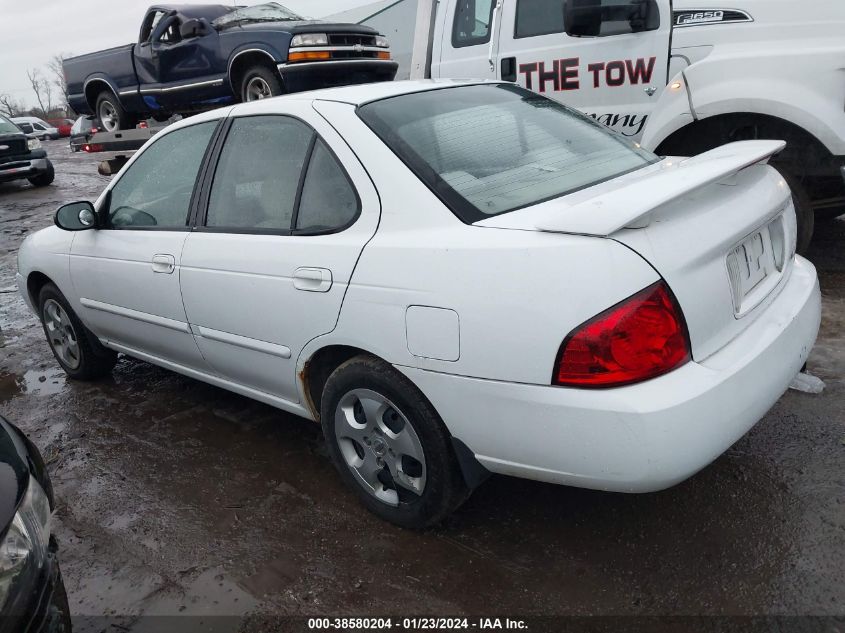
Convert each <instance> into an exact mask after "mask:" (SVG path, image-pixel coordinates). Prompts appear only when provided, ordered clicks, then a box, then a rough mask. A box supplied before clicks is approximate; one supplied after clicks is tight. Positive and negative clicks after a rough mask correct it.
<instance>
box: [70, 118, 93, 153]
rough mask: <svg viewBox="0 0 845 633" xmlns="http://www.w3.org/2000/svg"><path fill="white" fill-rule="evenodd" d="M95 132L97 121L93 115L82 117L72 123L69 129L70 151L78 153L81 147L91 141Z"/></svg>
mask: <svg viewBox="0 0 845 633" xmlns="http://www.w3.org/2000/svg"><path fill="white" fill-rule="evenodd" d="M96 131H97V119H96V117H94V116H93V115H82V116H81V117H78V118H77V119H76V121H74V122H73V126H72V127H71V128H70V139H69V143H70V151H72V152H78V151H80V150H81V149H82V146H83V145H85V144H86V143H88V142H89V141H90V140H91V136H92V135H93V134H94V133H96Z"/></svg>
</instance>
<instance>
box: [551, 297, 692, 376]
mask: <svg viewBox="0 0 845 633" xmlns="http://www.w3.org/2000/svg"><path fill="white" fill-rule="evenodd" d="M689 359H690V346H689V335H688V333H687V327H686V323H685V322H684V316H683V314H682V313H681V309H680V307H678V304H677V303H676V302H675V299H674V297H673V296H672V293H671V291H670V290H669V288H668V286H666V283H665V282H663V281H659V282H657V283H656V284H654V285H653V286H649V287H648V288H646V289H645V290H643V291H641V292H638V293H637V294H635V295H634V296H633V297H630V298H628V299H626V300H625V301H623V302H622V303H619V304H617V305H615V306H613V307H612V308H610V309H608V310H605V311H604V312H602V313H601V314H599V315H598V316H596V317H594V318H592V319H590V320H589V321H587V322H586V323H584V324H583V325H581V326H579V327H577V328H575V330H573V332H572V333H570V335H569V336H567V337H566V340H564V342H563V345H561V348H560V352H559V353H558V362H557V366H556V368H555V374H554V377H553V383H554V384H556V385H561V386H565V387H620V386H622V385H630V384H633V383H636V382H642V381H644V380H649V379H650V378H656V377H657V376H662V375H663V374H666V373H668V372H670V371H672V370H673V369H676V368H677V367H680V366H681V365H683V364H684V363H686V362H687V361H689Z"/></svg>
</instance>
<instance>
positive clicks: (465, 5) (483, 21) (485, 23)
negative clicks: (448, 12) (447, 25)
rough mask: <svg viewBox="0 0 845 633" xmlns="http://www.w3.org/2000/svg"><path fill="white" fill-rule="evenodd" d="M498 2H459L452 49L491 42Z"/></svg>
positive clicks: (493, 0)
mask: <svg viewBox="0 0 845 633" xmlns="http://www.w3.org/2000/svg"><path fill="white" fill-rule="evenodd" d="M495 6H496V0H458V3H457V5H456V6H455V21H454V23H453V24H452V47H453V48H461V47H463V46H476V45H478V44H486V43H487V42H489V41H490V24H491V22H492V21H493V8H494V7H495Z"/></svg>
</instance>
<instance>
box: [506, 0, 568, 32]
mask: <svg viewBox="0 0 845 633" xmlns="http://www.w3.org/2000/svg"><path fill="white" fill-rule="evenodd" d="M563 31H564V26H563V0H517V3H516V23H515V24H514V35H513V36H514V37H515V38H520V37H536V36H538V35H550V34H552V33H563Z"/></svg>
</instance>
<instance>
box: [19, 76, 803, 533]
mask: <svg viewBox="0 0 845 633" xmlns="http://www.w3.org/2000/svg"><path fill="white" fill-rule="evenodd" d="M783 145H784V144H783V143H781V142H776V141H749V142H745V143H735V144H732V145H727V146H725V147H721V148H719V149H716V150H714V151H711V152H708V153H706V154H702V155H700V156H697V157H695V158H691V159H675V158H665V159H660V158H658V157H657V156H655V155H653V154H651V153H649V152H646V151H643V150H642V149H640V148H639V147H638V146H636V145H633V144H631V143H629V142H628V141H626V140H625V139H623V138H622V137H619V136H617V135H615V134H613V133H611V132H609V131H608V130H606V129H605V128H603V127H601V126H600V125H598V124H596V123H595V122H594V121H592V120H590V119H588V118H586V117H584V116H582V115H580V114H578V113H576V112H574V111H572V110H570V109H568V108H566V107H564V106H562V105H560V104H558V103H556V102H554V101H551V100H548V99H546V98H544V97H543V96H540V95H537V94H534V93H531V92H527V91H525V90H523V89H521V88H519V87H517V86H514V85H512V84H503V83H495V82H489V83H478V82H474V83H468V82H397V83H383V84H376V85H367V86H354V87H345V88H337V89H331V90H325V91H320V92H313V93H301V94H296V95H290V96H285V97H280V98H274V99H268V100H262V101H257V102H253V103H248V104H242V105H237V106H234V107H228V108H221V109H218V110H215V111H213V112H209V113H206V114H201V115H198V116H194V117H190V118H189V119H186V120H184V121H181V122H180V123H177V124H174V125H172V126H170V127H169V128H167V129H166V130H165V131H163V132H160V133H159V134H158V135H156V136H155V137H154V138H153V139H152V140H151V141H150V142H149V143H147V145H146V146H145V147H144V148H143V149H142V150H141V151H140V152H138V153H137V154H136V155H135V156H134V157H133V158H132V160H130V161H129V163H128V164H127V165H126V166H125V167H124V168H123V169H122V170H121V172H120V173H119V174H118V175H117V177H116V178H114V180H113V182H112V183H111V184H110V185H109V186H108V188H107V189H106V190H105V192H103V194H102V195H101V196H100V197H99V198H98V199H97V201H96V202H94V203H93V204H91V203H88V202H76V203H71V204H68V205H65V206H63V207H62V208H60V209H59V210H58V212H57V214H56V224H57V225H58V226H57V227H51V228H47V229H44V230H42V231H40V232H38V233H36V234H34V235H32V236H30V237H28V238H27V239H26V240H25V241H24V243H23V245H22V247H21V249H20V256H19V276H18V283H19V286H20V290H21V293H22V294H23V296H24V298H25V300H26V301H27V302H28V303H29V305H30V306H31V307H32V309H33V310H34V311H35V312H36V313H37V314H38V316H39V317H40V318H41V320H42V321H43V324H44V331H45V333H46V335H47V339H48V341H49V343H50V346H51V347H52V349H53V352H54V353H55V356H56V359H57V360H58V362H59V363H60V364H61V366H62V367H63V368H64V369H65V371H66V372H67V373H68V374H69V375H70V376H71V377H72V378H78V379H81V380H85V379H93V378H96V377H98V376H102V375H103V374H105V373H107V372H109V371H110V370H111V368H112V367H113V365H114V364H115V361H116V355H117V352H122V353H125V354H128V355H130V356H133V357H135V358H140V359H144V360H147V361H149V362H151V363H155V364H157V365H161V366H162V367H166V368H168V369H171V370H173V371H177V372H180V373H182V374H185V375H187V376H192V377H194V378H197V379H199V380H204V381H206V382H209V383H211V384H214V385H218V386H220V387H223V388H225V389H229V390H231V391H234V392H237V393H240V394H244V395H246V396H249V397H251V398H255V399H256V400H260V401H262V402H266V403H269V404H271V405H273V406H276V407H278V408H280V409H284V410H285V411H289V412H292V413H295V414H298V415H301V416H303V417H306V418H309V419H312V420H315V421H320V422H321V423H322V427H323V431H324V433H325V438H326V441H327V443H328V446H329V448H330V453H331V455H332V458H333V461H334V463H335V465H336V466H337V468H338V471H339V472H340V475H341V477H342V478H343V479H344V480H345V481H346V483H347V484H348V485H349V486H350V487H352V488H353V489H354V490H355V491H356V493H357V494H358V496H359V497H360V498H361V500H362V501H363V503H364V504H365V505H366V506H367V507H368V508H369V509H370V510H372V511H374V512H375V513H376V514H378V515H380V516H381V517H383V518H385V519H387V520H389V521H393V522H394V523H397V524H399V525H403V526H411V527H422V526H426V525H431V524H433V523H435V522H437V521H438V520H440V519H442V518H443V517H445V516H446V515H447V514H448V513H449V512H451V511H452V510H454V509H455V508H456V507H457V506H458V505H460V504H461V503H462V502H463V501H464V500H465V499H466V498H467V497H468V495H469V491H470V490H471V489H472V488H473V487H474V486H476V485H478V484H479V483H480V482H481V481H482V480H483V479H484V477H485V476H486V475H487V474H488V473H490V472H495V473H504V474H507V475H515V476H518V477H527V478H530V479H536V480H541V481H547V482H555V483H560V484H567V485H574V486H581V487H585V488H595V489H601V490H614V491H624V492H647V491H654V490H659V489H663V488H666V487H668V486H671V485H673V484H676V483H678V482H680V481H682V480H683V479H685V478H687V477H689V476H690V475H692V474H693V473H695V472H696V471H698V470H699V469H701V468H703V467H704V466H706V465H707V464H709V463H710V462H711V461H712V460H714V459H715V458H716V457H718V456H719V455H720V454H721V453H723V452H724V451H725V450H726V449H727V448H728V447H729V446H731V444H733V443H734V442H735V441H736V440H737V439H738V438H739V437H741V436H742V435H743V434H744V433H745V432H746V431H748V429H749V428H751V427H752V426H753V425H754V424H755V423H756V422H757V421H758V420H759V419H760V418H761V417H762V416H763V415H764V414H765V413H766V411H767V410H768V409H769V408H770V407H771V406H772V405H773V404H774V403H775V401H776V400H777V399H778V398H779V397H780V396H781V394H783V392H784V391H785V390H786V388H787V386H788V385H789V383H790V381H791V380H792V378H793V377H794V376H795V375H796V373H797V372H798V371H799V370H800V369H801V367H802V365H803V364H804V362H805V360H806V359H807V356H808V354H809V351H810V349H811V347H812V346H813V343H814V341H815V338H816V335H817V333H818V327H819V320H820V294H819V287H818V281H817V278H816V272H815V269H814V268H813V266H812V265H811V264H810V263H809V262H807V261H806V260H804V259H802V258H801V257H798V256H796V255H795V233H796V229H795V213H794V209H793V204H792V199H791V195H790V191H789V189H788V187H787V186H786V185H785V183H784V181H783V179H782V178H781V177H780V176H779V175H778V173H777V172H776V171H775V170H774V169H772V168H771V167H768V166H767V165H766V163H767V161H768V159H769V158H770V157H771V156H773V155H774V154H776V153H777V152H779V151H780V150H781V149H782V148H783Z"/></svg>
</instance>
